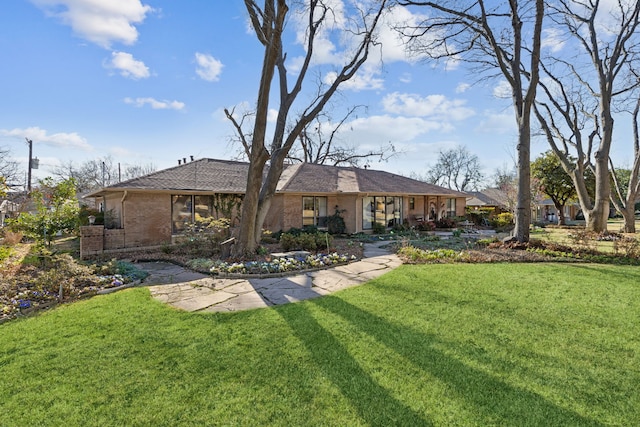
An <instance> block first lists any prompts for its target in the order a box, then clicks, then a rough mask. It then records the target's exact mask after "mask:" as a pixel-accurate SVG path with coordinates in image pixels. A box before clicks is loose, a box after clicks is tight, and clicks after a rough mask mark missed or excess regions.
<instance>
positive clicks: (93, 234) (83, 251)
mask: <svg viewBox="0 0 640 427" xmlns="http://www.w3.org/2000/svg"><path fill="white" fill-rule="evenodd" d="M103 250H104V226H102V225H85V226H82V227H80V258H83V257H85V256H87V255H96V254H100V253H102V251H103Z"/></svg>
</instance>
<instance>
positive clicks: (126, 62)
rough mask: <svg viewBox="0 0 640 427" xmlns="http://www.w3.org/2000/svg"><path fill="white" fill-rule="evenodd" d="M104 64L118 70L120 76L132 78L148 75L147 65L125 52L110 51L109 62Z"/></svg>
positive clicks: (143, 77)
mask: <svg viewBox="0 0 640 427" xmlns="http://www.w3.org/2000/svg"><path fill="white" fill-rule="evenodd" d="M105 66H106V67H107V68H115V69H116V70H119V71H120V75H121V76H123V77H127V78H130V79H134V80H138V79H146V78H147V77H149V76H150V73H149V67H147V66H146V65H144V62H142V61H138V60H137V59H135V58H134V57H133V55H131V54H130V53H126V52H112V53H111V62H109V63H108V64H106V65H105Z"/></svg>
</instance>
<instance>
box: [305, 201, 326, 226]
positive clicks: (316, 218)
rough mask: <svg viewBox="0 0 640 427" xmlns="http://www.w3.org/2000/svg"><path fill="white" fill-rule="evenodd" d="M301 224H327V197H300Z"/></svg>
mask: <svg viewBox="0 0 640 427" xmlns="http://www.w3.org/2000/svg"><path fill="white" fill-rule="evenodd" d="M302 226H303V227H305V226H315V227H320V228H324V227H326V226H327V198H326V197H312V196H306V197H303V198H302Z"/></svg>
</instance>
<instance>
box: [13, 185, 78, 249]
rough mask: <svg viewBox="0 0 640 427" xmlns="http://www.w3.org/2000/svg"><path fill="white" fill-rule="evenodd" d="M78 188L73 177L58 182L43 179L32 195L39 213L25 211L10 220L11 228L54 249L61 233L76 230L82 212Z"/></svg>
mask: <svg viewBox="0 0 640 427" xmlns="http://www.w3.org/2000/svg"><path fill="white" fill-rule="evenodd" d="M75 185H76V184H75V181H74V180H73V179H72V178H70V179H67V180H64V181H61V182H58V183H56V182H55V181H54V180H53V179H52V178H45V179H43V180H41V181H40V182H39V186H38V188H37V189H36V190H34V191H32V192H31V199H32V200H33V203H34V205H35V206H34V207H35V211H34V212H23V213H21V214H20V216H19V217H18V218H16V219H14V220H12V221H10V227H11V229H12V230H13V231H20V232H22V233H24V234H25V235H26V236H28V237H31V238H32V239H34V240H35V241H36V242H38V243H46V244H47V246H51V241H52V240H53V238H54V236H55V235H56V234H58V232H60V231H62V232H73V231H75V230H76V229H77V228H78V218H79V213H80V208H79V207H78V200H77V199H76V190H75Z"/></svg>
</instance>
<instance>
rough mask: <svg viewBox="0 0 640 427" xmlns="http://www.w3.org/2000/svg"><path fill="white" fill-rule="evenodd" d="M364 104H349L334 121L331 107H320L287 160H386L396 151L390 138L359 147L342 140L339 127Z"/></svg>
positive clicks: (356, 163) (355, 162)
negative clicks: (376, 144) (383, 142)
mask: <svg viewBox="0 0 640 427" xmlns="http://www.w3.org/2000/svg"><path fill="white" fill-rule="evenodd" d="M360 108H363V106H362V105H357V106H355V107H351V108H349V110H348V111H347V112H346V113H345V114H344V116H343V117H342V119H340V120H339V121H337V122H334V121H333V118H332V113H331V111H322V112H320V114H318V116H317V117H316V118H315V119H314V120H313V121H311V122H310V123H309V124H308V125H307V126H306V127H305V128H304V129H303V130H302V132H300V135H299V136H298V144H295V145H294V146H293V147H292V149H291V151H290V152H289V155H288V156H287V160H288V161H290V162H292V163H315V164H319V165H333V166H344V165H348V166H360V164H361V163H362V162H365V163H368V162H369V161H371V160H377V161H387V160H389V159H390V158H392V157H393V156H395V155H396V154H398V152H397V151H396V149H395V146H394V145H393V144H392V143H391V142H389V143H388V144H387V145H383V146H381V147H379V148H377V149H370V150H362V149H360V148H359V147H357V146H356V145H355V144H353V143H348V142H346V141H344V139H343V138H342V137H341V136H342V134H341V131H342V128H343V127H345V126H347V125H348V120H349V119H350V118H351V117H352V116H353V115H354V114H355V113H356V112H357V110H358V109H360Z"/></svg>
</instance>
